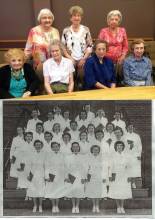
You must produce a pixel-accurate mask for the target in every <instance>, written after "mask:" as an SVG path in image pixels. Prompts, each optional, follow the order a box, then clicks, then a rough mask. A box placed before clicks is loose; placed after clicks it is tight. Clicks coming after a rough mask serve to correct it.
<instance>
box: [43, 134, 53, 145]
mask: <svg viewBox="0 0 155 220" xmlns="http://www.w3.org/2000/svg"><path fill="white" fill-rule="evenodd" d="M44 138H45V140H46V141H47V142H48V143H49V142H50V141H51V140H52V134H50V133H45V134H44Z"/></svg>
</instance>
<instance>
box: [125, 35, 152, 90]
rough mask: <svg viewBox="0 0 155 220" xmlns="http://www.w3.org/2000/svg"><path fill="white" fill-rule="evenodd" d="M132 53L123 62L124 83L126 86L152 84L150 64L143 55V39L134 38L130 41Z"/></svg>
mask: <svg viewBox="0 0 155 220" xmlns="http://www.w3.org/2000/svg"><path fill="white" fill-rule="evenodd" d="M131 51H132V54H131V55H130V56H129V57H127V58H126V59H125V61H124V64H123V75H124V84H125V85H126V86H150V85H151V84H152V78H151V74H152V64H151V61H150V59H149V58H148V57H145V56H144V40H143V39H135V40H134V41H133V42H132V43H131Z"/></svg>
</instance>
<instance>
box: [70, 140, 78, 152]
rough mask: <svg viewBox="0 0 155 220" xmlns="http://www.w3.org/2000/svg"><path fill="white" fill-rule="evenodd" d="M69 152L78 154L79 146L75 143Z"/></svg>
mask: <svg viewBox="0 0 155 220" xmlns="http://www.w3.org/2000/svg"><path fill="white" fill-rule="evenodd" d="M71 151H72V152H73V153H74V154H78V153H79V152H80V146H79V144H78V143H77V142H75V143H72V147H71Z"/></svg>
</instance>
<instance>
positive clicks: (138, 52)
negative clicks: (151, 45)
mask: <svg viewBox="0 0 155 220" xmlns="http://www.w3.org/2000/svg"><path fill="white" fill-rule="evenodd" d="M133 53H134V56H135V58H141V57H142V56H143V54H144V44H143V43H140V44H135V45H134V48H133Z"/></svg>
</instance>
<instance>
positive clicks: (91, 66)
mask: <svg viewBox="0 0 155 220" xmlns="http://www.w3.org/2000/svg"><path fill="white" fill-rule="evenodd" d="M106 52H107V43H106V42H105V41H103V40H96V42H95V44H94V54H93V55H92V56H91V57H89V58H88V59H87V61H86V63H85V66H84V88H85V89H87V90H89V89H107V88H114V87H115V86H116V77H115V70H114V64H113V62H112V60H111V59H109V58H107V57H106Z"/></svg>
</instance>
